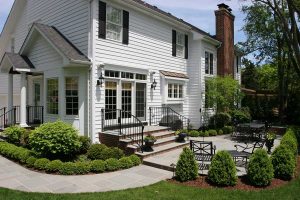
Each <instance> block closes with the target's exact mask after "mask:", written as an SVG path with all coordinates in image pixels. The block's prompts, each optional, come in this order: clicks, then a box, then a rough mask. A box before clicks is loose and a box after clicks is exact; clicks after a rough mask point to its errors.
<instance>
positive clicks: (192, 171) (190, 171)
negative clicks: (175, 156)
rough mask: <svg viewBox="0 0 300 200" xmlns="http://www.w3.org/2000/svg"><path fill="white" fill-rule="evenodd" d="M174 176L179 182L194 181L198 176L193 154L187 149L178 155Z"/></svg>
mask: <svg viewBox="0 0 300 200" xmlns="http://www.w3.org/2000/svg"><path fill="white" fill-rule="evenodd" d="M175 175H176V179H177V180H178V181H181V182H184V181H188V180H194V179H196V178H197V176H198V164H197V162H196V160H195V157H194V154H193V152H192V151H191V150H190V149H189V148H187V147H185V148H184V149H183V152H182V153H181V154H180V157H179V160H178V162H177V165H176V173H175Z"/></svg>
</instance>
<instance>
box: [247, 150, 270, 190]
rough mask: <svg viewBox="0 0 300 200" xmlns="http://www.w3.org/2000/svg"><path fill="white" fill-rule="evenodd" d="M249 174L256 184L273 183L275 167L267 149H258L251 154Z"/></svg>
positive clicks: (253, 183) (249, 177) (252, 182)
mask: <svg viewBox="0 0 300 200" xmlns="http://www.w3.org/2000/svg"><path fill="white" fill-rule="evenodd" d="M247 176H248V179H249V181H250V182H251V184H252V185H254V186H267V185H269V184H270V183H271V181H272V179H273V177H274V169H273V165H272V162H271V159H270V158H269V156H268V153H267V151H266V150H264V149H258V150H256V151H255V152H254V153H253V154H252V155H251V157H250V161H249V165H248V167H247Z"/></svg>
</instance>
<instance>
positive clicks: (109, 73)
mask: <svg viewBox="0 0 300 200" xmlns="http://www.w3.org/2000/svg"><path fill="white" fill-rule="evenodd" d="M119 74H120V73H119V72H118V71H112V70H105V76H106V77H111V78H119V76H120V75H119Z"/></svg>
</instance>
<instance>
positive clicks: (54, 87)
mask: <svg viewBox="0 0 300 200" xmlns="http://www.w3.org/2000/svg"><path fill="white" fill-rule="evenodd" d="M47 113H48V114H54V115H57V114H58V79H57V78H54V79H48V80H47Z"/></svg>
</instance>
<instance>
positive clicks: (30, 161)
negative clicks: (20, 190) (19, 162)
mask: <svg viewBox="0 0 300 200" xmlns="http://www.w3.org/2000/svg"><path fill="white" fill-rule="evenodd" d="M36 160H37V158H36V157H33V156H30V157H29V158H28V159H27V160H26V165H27V166H28V167H33V166H34V163H35V161H36Z"/></svg>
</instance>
